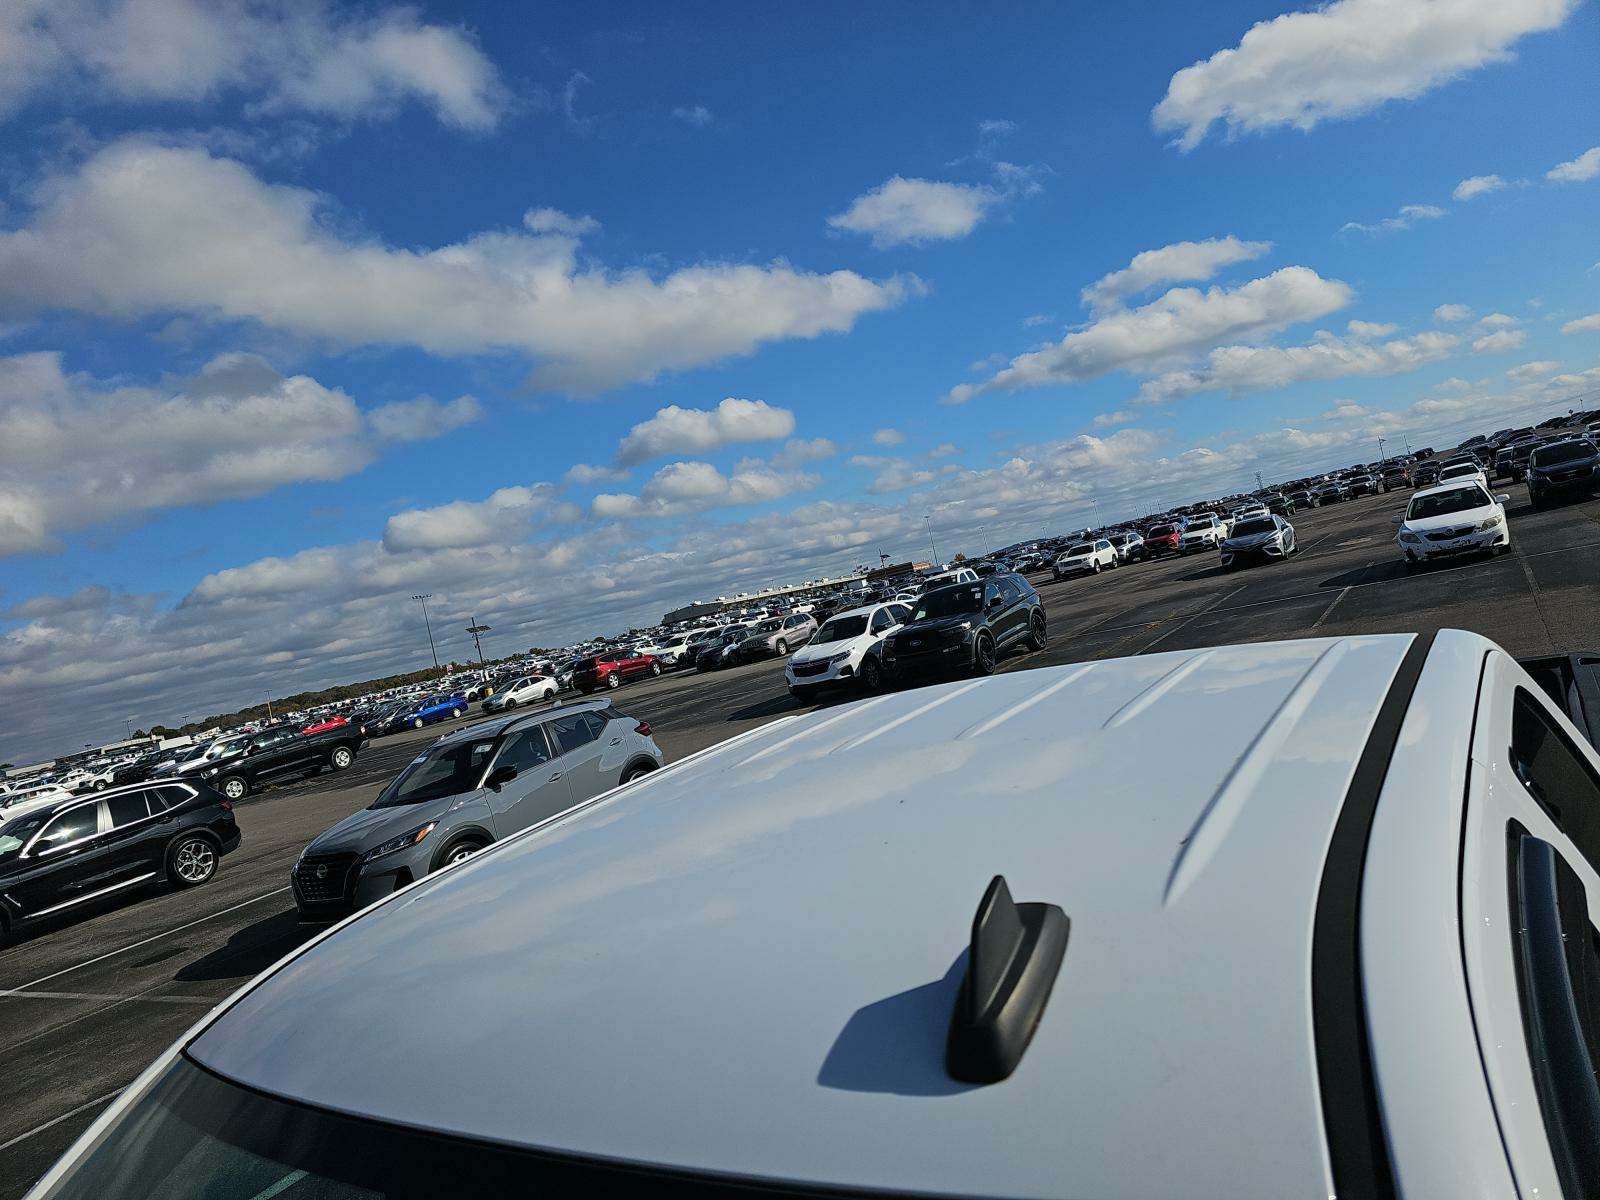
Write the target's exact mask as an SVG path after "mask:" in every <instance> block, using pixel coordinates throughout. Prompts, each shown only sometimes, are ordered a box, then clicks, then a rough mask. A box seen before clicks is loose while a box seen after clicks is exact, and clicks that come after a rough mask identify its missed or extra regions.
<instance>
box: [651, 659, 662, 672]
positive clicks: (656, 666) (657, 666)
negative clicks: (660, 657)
mask: <svg viewBox="0 0 1600 1200" xmlns="http://www.w3.org/2000/svg"><path fill="white" fill-rule="evenodd" d="M650 674H652V675H659V674H661V664H660V663H658V662H653V663H651V664H650Z"/></svg>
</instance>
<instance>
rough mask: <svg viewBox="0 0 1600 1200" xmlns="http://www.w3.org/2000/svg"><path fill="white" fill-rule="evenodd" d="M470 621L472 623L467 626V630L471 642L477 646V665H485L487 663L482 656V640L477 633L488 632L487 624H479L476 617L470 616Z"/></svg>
mask: <svg viewBox="0 0 1600 1200" xmlns="http://www.w3.org/2000/svg"><path fill="white" fill-rule="evenodd" d="M471 621H472V624H471V625H468V626H467V632H468V633H470V634H471V635H472V644H473V645H474V646H475V647H477V650H478V665H479V666H480V667H486V666H488V665H489V664H488V663H487V662H486V661H485V660H484V657H483V641H482V640H481V638H480V636H479V635H481V634H485V633H488V632H489V626H487V625H479V624H478V618H477V617H472V618H471Z"/></svg>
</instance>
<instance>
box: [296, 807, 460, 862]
mask: <svg viewBox="0 0 1600 1200" xmlns="http://www.w3.org/2000/svg"><path fill="white" fill-rule="evenodd" d="M460 799H462V797H460V796H445V797H443V798H442V799H439V800H424V801H423V802H422V803H420V804H397V805H395V806H394V807H393V808H363V809H359V810H358V811H356V812H353V813H351V814H350V815H349V816H348V817H346V818H345V819H344V820H342V821H340V822H339V823H338V824H337V825H335V826H333V828H331V829H328V830H325V831H324V832H322V833H320V834H318V835H317V836H316V837H315V838H313V839H312V840H311V844H310V845H308V846H307V847H306V853H307V854H343V853H350V852H354V853H356V854H360V853H363V852H364V851H367V850H370V849H372V847H374V846H376V845H377V844H378V843H379V842H382V841H385V840H386V839H388V838H391V837H394V836H395V835H396V834H400V833H404V832H405V831H406V830H408V829H412V828H415V827H416V826H418V825H421V824H422V823H423V822H424V821H430V820H433V819H434V818H436V817H440V816H443V815H444V814H445V813H446V812H448V811H449V810H450V808H451V807H452V805H453V804H454V803H455V802H456V801H458V800H460Z"/></svg>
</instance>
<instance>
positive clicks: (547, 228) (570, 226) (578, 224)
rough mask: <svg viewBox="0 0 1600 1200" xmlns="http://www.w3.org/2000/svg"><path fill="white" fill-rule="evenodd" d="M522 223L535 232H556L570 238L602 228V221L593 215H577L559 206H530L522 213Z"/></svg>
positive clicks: (579, 236)
mask: <svg viewBox="0 0 1600 1200" xmlns="http://www.w3.org/2000/svg"><path fill="white" fill-rule="evenodd" d="M522 223H523V225H524V226H526V227H527V228H528V229H531V230H532V231H533V232H534V233H554V234H559V235H561V236H562V237H570V238H581V237H583V236H584V235H585V234H589V233H594V232H596V231H597V230H598V229H599V228H600V222H599V221H597V220H595V219H594V218H593V217H589V216H582V217H575V216H573V215H572V214H571V213H564V212H562V211H561V210H560V209H559V208H530V209H529V210H528V211H527V212H525V213H523V214H522Z"/></svg>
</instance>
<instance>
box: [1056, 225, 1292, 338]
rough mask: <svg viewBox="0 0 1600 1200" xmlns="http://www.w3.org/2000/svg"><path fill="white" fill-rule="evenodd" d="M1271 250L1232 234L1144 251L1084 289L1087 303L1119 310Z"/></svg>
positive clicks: (1261, 243) (1092, 307)
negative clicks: (1159, 289)
mask: <svg viewBox="0 0 1600 1200" xmlns="http://www.w3.org/2000/svg"><path fill="white" fill-rule="evenodd" d="M1271 249H1272V243H1271V242H1244V241H1240V240H1239V239H1238V238H1236V237H1235V236H1233V234H1231V233H1230V234H1229V235H1228V236H1227V237H1223V238H1207V239H1206V240H1205V241H1201V242H1173V243H1172V244H1171V245H1169V246H1162V247H1160V248H1159V249H1156V250H1143V251H1140V252H1139V253H1138V254H1135V255H1134V256H1133V261H1132V262H1130V263H1129V264H1128V265H1127V266H1125V267H1123V268H1122V269H1121V270H1119V271H1112V272H1111V273H1110V274H1109V275H1104V276H1102V277H1101V278H1099V279H1097V280H1095V282H1093V283H1091V284H1090V285H1089V286H1088V287H1086V288H1084V289H1083V302H1084V303H1085V304H1087V305H1088V306H1089V307H1090V308H1091V309H1093V310H1096V311H1104V310H1106V309H1109V308H1115V307H1117V306H1119V305H1121V304H1122V303H1123V302H1124V301H1125V300H1126V299H1127V298H1128V297H1130V296H1135V295H1137V294H1138V293H1140V292H1142V291H1145V290H1146V289H1148V288H1152V287H1156V286H1158V285H1161V284H1167V283H1190V282H1195V281H1203V280H1207V279H1210V278H1212V277H1213V276H1214V275H1216V273H1217V272H1218V271H1220V270H1222V268H1223V267H1228V266H1232V265H1233V264H1234V263H1239V262H1247V261H1249V260H1250V259H1254V258H1260V257H1261V256H1262V255H1263V254H1266V253H1267V252H1268V251H1270V250H1271ZM1046 319H1047V318H1040V319H1039V320H1040V322H1042V321H1044V320H1046ZM1033 322H1034V318H1032V317H1030V318H1028V320H1027V321H1025V322H1024V324H1030V323H1033Z"/></svg>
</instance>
